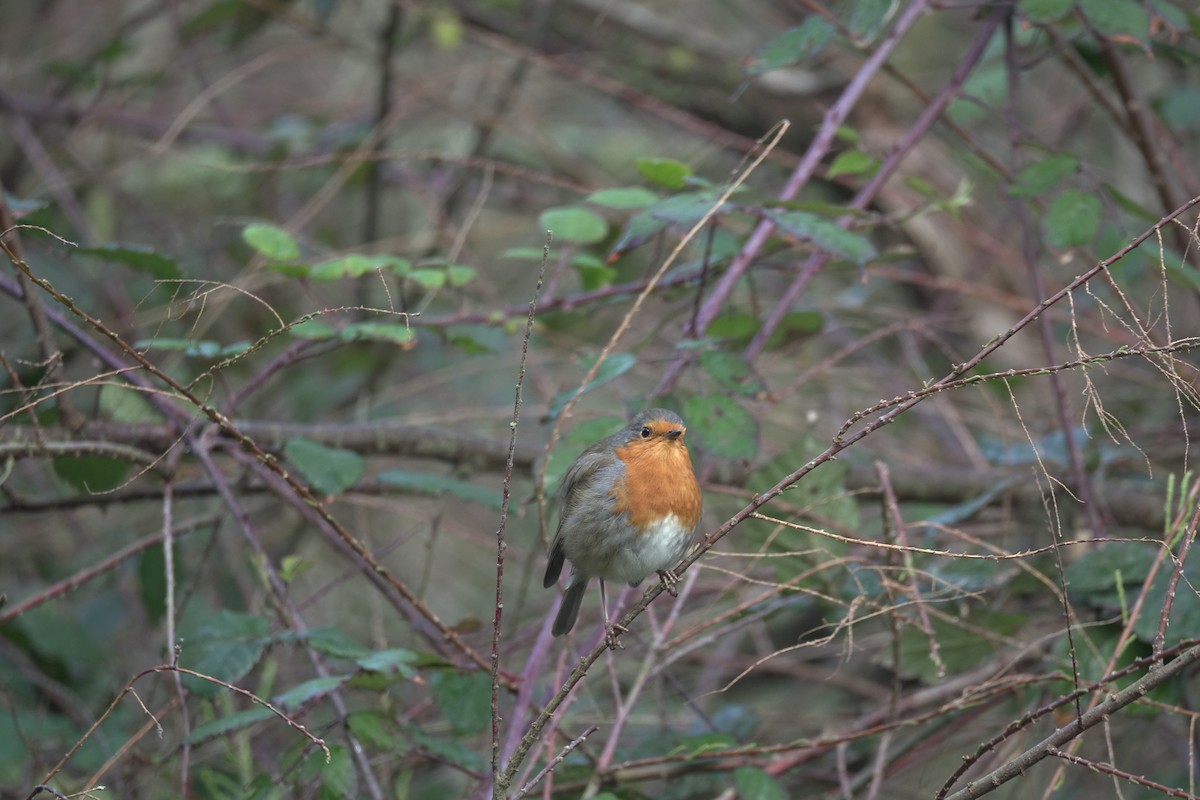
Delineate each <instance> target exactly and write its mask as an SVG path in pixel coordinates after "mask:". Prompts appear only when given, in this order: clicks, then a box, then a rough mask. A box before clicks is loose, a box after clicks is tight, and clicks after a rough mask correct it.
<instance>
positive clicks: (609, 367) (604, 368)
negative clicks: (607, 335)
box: [546, 353, 637, 419]
mask: <svg viewBox="0 0 1200 800" xmlns="http://www.w3.org/2000/svg"><path fill="white" fill-rule="evenodd" d="M595 361H596V358H595V357H594V356H593V357H592V358H590V359H585V360H584V363H583V364H581V366H582V368H583V369H584V370H585V371H586V370H588V369H590V368H591V365H592V364H594V363H595ZM635 364H637V356H635V355H633V354H632V353H613V354H612V355H610V356H609V357H608V358H606V359H605V360H604V363H603V364H601V365H600V369H599V371H597V372H596V377H594V378H592V380H591V381H589V382H588V384H587V385H586V386H584V387H583V389H582V390H581V391H580V392H579V395H580V396H581V397H582V396H583V395H585V394H587V393H588V392H590V391H592V390H593V389H597V388H599V387H601V386H603V385H604V384H606V383H608V382H609V381H613V380H616V379H617V378H619V377H621V376H622V375H624V374H625V373H626V372H629V370H631V369H633V367H634V365H635ZM575 392H576V389H575V387H572V388H570V389H564V390H563V391H561V392H559V393H558V394H556V395H554V397H553V398H551V400H550V408H549V409H548V410H547V411H546V417H547V418H548V419H554V418H556V417H557V416H558V415H559V414H561V413H562V410H563V409H564V408H565V407H566V405H567V403H568V402H570V400H571V398H572V397H574V396H575Z"/></svg>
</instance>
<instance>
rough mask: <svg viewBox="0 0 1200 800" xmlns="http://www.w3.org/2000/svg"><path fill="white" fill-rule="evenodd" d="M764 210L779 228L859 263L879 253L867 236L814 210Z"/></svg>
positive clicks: (861, 264)
mask: <svg viewBox="0 0 1200 800" xmlns="http://www.w3.org/2000/svg"><path fill="white" fill-rule="evenodd" d="M764 213H765V215H766V216H767V217H768V218H769V219H772V220H774V222H775V224H776V225H778V226H779V227H780V229H781V230H783V231H786V232H787V233H790V234H791V235H792V236H795V237H797V238H799V239H802V240H807V241H810V242H812V243H813V244H814V245H816V246H817V247H819V248H821V249H822V250H825V251H827V252H829V253H832V254H833V255H835V256H838V257H840V258H844V259H846V260H847V261H849V262H851V263H854V264H857V265H858V266H860V267H861V266H863V265H864V264H866V263H867V262H868V261H871V260H873V259H874V258H876V257H877V256H878V255H879V253H878V252H877V251H876V250H875V246H874V245H873V244H871V242H870V241H869V240H867V239H865V238H864V237H862V236H859V235H858V234H857V233H851V232H850V231H848V230H846V229H845V228H842V227H840V226H838V225H837V223H835V222H832V221H830V220H828V219H826V218H824V217H819V216H817V215H816V214H809V213H806V212H804V211H770V210H766V211H764Z"/></svg>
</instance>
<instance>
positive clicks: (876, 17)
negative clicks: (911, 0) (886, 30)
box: [845, 0, 894, 44]
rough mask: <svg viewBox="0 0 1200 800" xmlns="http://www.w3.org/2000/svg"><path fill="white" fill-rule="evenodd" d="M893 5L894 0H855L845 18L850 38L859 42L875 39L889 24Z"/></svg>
mask: <svg viewBox="0 0 1200 800" xmlns="http://www.w3.org/2000/svg"><path fill="white" fill-rule="evenodd" d="M893 5H894V3H893V1H892V0H854V2H853V4H852V5H851V6H850V13H849V14H848V15H847V16H846V19H845V25H846V30H847V31H849V33H850V38H852V39H853V40H854V41H855V42H858V43H859V44H866V43H868V42H871V41H873V40H874V39H875V37H876V36H878V35H879V32H880V31H882V30H883V26H884V25H885V24H887V21H888V17H889V16H891V13H892V6H893Z"/></svg>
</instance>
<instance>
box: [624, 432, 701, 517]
mask: <svg viewBox="0 0 1200 800" xmlns="http://www.w3.org/2000/svg"><path fill="white" fill-rule="evenodd" d="M615 452H616V455H617V457H618V458H619V459H621V461H623V462H625V480H624V481H619V482H618V483H617V485H616V486H614V487H613V491H612V496H613V499H614V501H615V502H614V503H613V512H614V513H616V514H627V515H628V518H629V521H630V523H631V524H632V525H633V526H634V527H636V528H642V529H644V528H645V527H646V526H647V525H650V524H652V523H655V522H658V521H659V520H661V519H663V518H664V517H666V516H668V515H671V514H674V515H675V516H676V517H677V518H678V519H679V521H680V522H682V523H683V524H684V525H686V526H687V528H688V529H689V530H690V529H692V528H695V527H696V524H697V523H698V522H699V521H700V507H701V499H700V486H699V485H698V484H697V483H696V473H695V472H693V471H692V458H691V456H690V455H689V454H688V449H687V445H685V444H684V443H683V442H680V441H668V440H665V439H659V440H652V441H641V440H637V441H633V442H630V443H629V444H628V445H626V446H624V447H618V448H617V449H616V451H615Z"/></svg>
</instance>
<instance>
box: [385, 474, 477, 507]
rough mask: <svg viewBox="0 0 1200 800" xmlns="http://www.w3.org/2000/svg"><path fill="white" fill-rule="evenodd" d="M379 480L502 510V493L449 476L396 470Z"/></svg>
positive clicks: (388, 484)
mask: <svg viewBox="0 0 1200 800" xmlns="http://www.w3.org/2000/svg"><path fill="white" fill-rule="evenodd" d="M377 480H378V481H379V482H380V483H382V484H384V485H386V486H396V487H399V488H401V489H407V490H409V491H413V492H420V493H421V494H430V495H434V496H435V497H440V496H441V495H444V494H448V495H450V496H451V497H456V498H458V499H459V500H465V501H467V502H468V503H478V504H479V505H481V506H483V507H484V508H492V509H496V510H499V508H500V500H501V498H500V493H499V492H497V491H496V489H495V488H492V487H486V486H478V485H476V484H474V483H469V482H468V481H464V480H459V479H458V478H452V477H450V476H448V475H436V474H434V473H431V472H408V471H405V470H399V469H394V470H388V471H386V472H381V473H379V475H378V476H377Z"/></svg>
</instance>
